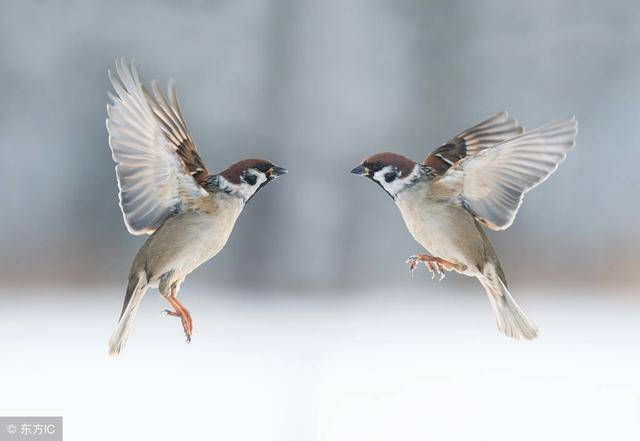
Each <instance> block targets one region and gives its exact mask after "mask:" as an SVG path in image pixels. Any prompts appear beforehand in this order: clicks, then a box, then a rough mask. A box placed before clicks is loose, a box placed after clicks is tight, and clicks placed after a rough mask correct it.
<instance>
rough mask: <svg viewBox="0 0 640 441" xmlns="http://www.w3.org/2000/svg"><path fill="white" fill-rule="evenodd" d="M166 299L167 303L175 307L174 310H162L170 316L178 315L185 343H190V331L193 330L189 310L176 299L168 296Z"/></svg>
mask: <svg viewBox="0 0 640 441" xmlns="http://www.w3.org/2000/svg"><path fill="white" fill-rule="evenodd" d="M167 300H168V302H169V304H170V305H171V306H173V307H174V308H175V311H171V310H169V309H165V310H164V311H163V312H164V313H166V314H167V315H170V316H172V317H180V322H181V323H182V329H183V330H184V335H185V337H186V340H187V343H191V333H192V332H193V320H191V314H189V311H187V309H186V308H185V307H184V306H182V304H181V303H180V302H178V299H176V298H174V297H170V298H168V299H167Z"/></svg>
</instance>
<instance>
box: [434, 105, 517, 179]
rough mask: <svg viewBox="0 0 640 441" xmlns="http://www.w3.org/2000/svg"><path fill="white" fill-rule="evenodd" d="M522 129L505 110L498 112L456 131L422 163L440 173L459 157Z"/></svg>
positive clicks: (504, 138) (513, 134)
mask: <svg viewBox="0 0 640 441" xmlns="http://www.w3.org/2000/svg"><path fill="white" fill-rule="evenodd" d="M523 131H524V129H523V128H522V127H520V126H519V125H518V122H517V121H516V120H515V119H513V118H509V115H508V114H507V112H500V113H498V114H497V115H495V116H493V117H491V118H489V119H487V120H485V121H482V122H481V123H479V124H476V125H475V126H473V127H471V128H470V129H467V130H465V131H464V132H461V133H458V134H457V135H456V136H454V137H453V138H451V140H450V141H449V142H447V143H445V144H443V145H441V146H440V147H438V148H437V149H435V150H434V151H433V152H431V154H430V155H429V156H427V159H425V160H424V161H423V162H422V164H423V165H426V166H427V167H429V168H431V169H432V170H433V171H434V172H435V173H436V174H438V175H442V174H444V173H445V172H446V171H447V170H448V169H449V167H451V166H452V165H454V164H455V163H457V162H458V161H460V160H461V159H463V158H465V157H467V156H473V155H476V154H478V153H480V152H481V151H483V150H484V149H487V148H489V147H491V146H494V145H496V144H499V143H501V142H503V141H505V140H507V139H510V138H513V137H514V136H518V135H519V134H521V133H522V132H523Z"/></svg>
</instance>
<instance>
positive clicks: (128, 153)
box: [107, 60, 287, 355]
mask: <svg viewBox="0 0 640 441" xmlns="http://www.w3.org/2000/svg"><path fill="white" fill-rule="evenodd" d="M109 78H110V79H111V84H112V85H113V88H114V90H115V92H116V94H117V96H114V95H112V94H109V96H110V99H111V102H112V103H111V104H109V105H107V115H108V118H107V129H108V131H109V146H110V147H111V152H112V156H113V160H114V161H115V163H116V176H117V180H118V188H119V193H118V197H119V200H120V208H121V209H122V215H123V217H124V223H125V225H126V227H127V230H129V232H130V233H131V234H135V235H140V234H150V235H151V236H149V238H148V239H147V240H146V241H145V242H144V244H143V245H142V247H140V250H139V251H138V253H137V254H136V257H135V259H134V260H133V264H132V265H131V270H130V272H129V283H128V286H127V291H126V295H125V298H124V306H123V308H122V312H121V313H120V319H119V321H118V325H117V327H116V330H115V332H114V333H113V335H112V336H111V339H110V340H109V354H111V355H117V354H118V353H119V352H120V350H121V349H122V347H123V346H124V344H125V342H126V339H127V336H128V334H129V329H130V326H131V322H132V320H133V317H134V315H135V313H136V310H137V309H138V307H139V306H140V301H141V300H142V297H143V296H144V294H145V292H146V291H147V289H149V288H157V289H158V290H159V291H160V294H161V295H162V297H164V299H165V300H166V301H167V302H168V303H169V305H170V306H171V309H170V310H166V311H165V312H167V313H168V314H169V315H171V316H175V317H179V318H180V320H181V322H182V327H183V329H184V333H185V335H186V338H187V342H189V341H191V333H192V330H193V323H192V320H191V315H190V314H189V311H187V309H186V308H185V307H184V306H183V305H182V304H181V303H180V302H179V301H178V291H179V290H180V285H181V284H182V282H183V281H184V279H185V277H186V276H187V275H188V274H189V273H191V272H192V271H193V270H194V269H196V268H197V267H199V266H200V265H201V264H203V263H204V262H206V261H207V260H209V259H211V258H212V257H213V256H215V255H216V254H218V253H219V252H220V250H222V248H223V247H224V245H225V244H226V243H227V239H229V235H230V234H231V230H232V229H233V226H234V224H235V222H236V219H237V218H238V215H239V214H240V212H241V211H242V209H243V208H244V206H245V205H246V203H247V202H248V201H249V200H250V199H251V198H252V197H253V196H254V195H255V194H256V192H257V191H258V190H259V189H261V188H262V187H263V186H264V185H266V184H267V183H268V182H270V181H271V180H273V179H275V178H276V177H278V176H281V175H283V174H285V173H286V172H287V170H285V169H284V168H282V167H278V166H276V165H274V164H272V163H271V162H270V161H267V160H264V159H245V160H243V161H240V162H237V163H235V164H233V165H232V166H231V167H229V168H227V169H226V170H224V171H222V172H220V173H218V174H209V172H208V171H207V168H206V167H205V165H204V163H203V162H202V159H200V155H199V154H198V151H197V149H196V146H195V144H194V142H193V139H192V138H191V135H190V134H189V131H188V130H187V125H186V123H185V120H184V118H183V116H182V112H181V111H180V107H179V105H178V99H177V97H176V91H175V88H174V86H173V83H172V82H169V86H168V88H167V96H168V99H167V98H166V97H165V95H164V94H163V92H162V91H161V90H160V88H159V87H158V84H157V83H156V82H155V81H152V82H151V91H149V90H148V89H147V88H146V87H145V86H143V85H142V83H141V82H140V77H139V75H138V71H137V69H136V66H135V65H134V63H133V62H132V63H131V67H129V66H128V65H127V64H126V63H125V62H124V60H119V61H116V75H112V74H111V72H109Z"/></svg>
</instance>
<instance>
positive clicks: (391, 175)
mask: <svg viewBox="0 0 640 441" xmlns="http://www.w3.org/2000/svg"><path fill="white" fill-rule="evenodd" d="M395 178H396V174H395V173H385V175H384V180H385V181H386V182H391V181H393V180H394V179H395Z"/></svg>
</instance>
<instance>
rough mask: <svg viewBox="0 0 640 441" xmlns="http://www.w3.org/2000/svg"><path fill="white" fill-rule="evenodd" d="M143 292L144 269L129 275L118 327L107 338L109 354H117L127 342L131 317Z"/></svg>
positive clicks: (145, 290) (145, 283)
mask: <svg viewBox="0 0 640 441" xmlns="http://www.w3.org/2000/svg"><path fill="white" fill-rule="evenodd" d="M145 292H147V275H146V274H145V272H144V271H142V272H140V273H138V274H133V275H132V276H131V277H129V285H128V286H127V294H126V296H125V304H124V308H123V310H122V314H121V315H120V320H119V321H118V327H117V328H116V330H115V331H114V333H113V335H112V336H111V338H110V339H109V355H111V356H114V357H115V356H116V355H118V354H119V353H120V351H121V350H122V348H123V347H124V344H125V343H126V342H127V337H128V336H129V329H130V328H131V323H132V322H133V317H134V316H135V315H136V311H137V310H138V306H140V301H141V300H142V297H143V296H144V293H145Z"/></svg>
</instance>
